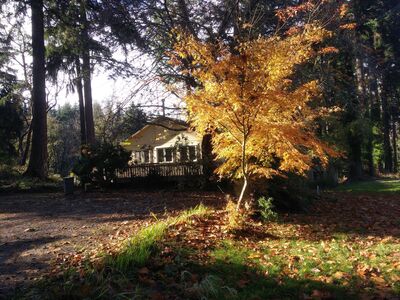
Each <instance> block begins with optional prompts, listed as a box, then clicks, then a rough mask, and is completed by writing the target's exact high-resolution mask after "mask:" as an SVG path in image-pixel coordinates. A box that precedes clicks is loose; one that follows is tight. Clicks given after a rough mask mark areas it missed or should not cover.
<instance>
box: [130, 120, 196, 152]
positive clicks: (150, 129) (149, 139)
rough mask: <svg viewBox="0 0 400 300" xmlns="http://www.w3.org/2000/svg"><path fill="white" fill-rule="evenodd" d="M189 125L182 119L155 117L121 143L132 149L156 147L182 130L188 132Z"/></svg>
mask: <svg viewBox="0 0 400 300" xmlns="http://www.w3.org/2000/svg"><path fill="white" fill-rule="evenodd" d="M188 131H189V126H188V124H187V123H186V122H184V121H182V120H177V119H172V118H168V117H157V118H155V119H153V120H151V121H150V122H149V123H148V124H147V125H146V126H145V127H143V128H142V129H141V130H139V131H137V132H135V133H134V134H133V135H131V136H130V137H129V138H128V139H127V140H126V141H124V142H123V143H122V145H123V146H124V147H125V148H127V149H129V150H131V151H133V150H140V149H144V148H146V147H149V146H151V147H157V146H160V145H163V144H165V143H166V142H167V141H169V140H171V139H173V138H174V137H175V136H177V135H179V134H180V133H182V132H188Z"/></svg>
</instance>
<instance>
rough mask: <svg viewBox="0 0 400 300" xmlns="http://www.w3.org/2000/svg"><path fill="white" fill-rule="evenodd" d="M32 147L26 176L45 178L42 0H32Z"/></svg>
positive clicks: (45, 140)
mask: <svg viewBox="0 0 400 300" xmlns="http://www.w3.org/2000/svg"><path fill="white" fill-rule="evenodd" d="M31 9H32V57H33V69H32V78H33V82H32V85H33V86H32V106H33V107H32V145H31V155H30V159H29V165H28V169H27V171H26V175H28V176H33V177H38V178H42V179H44V178H46V177H47V103H46V81H45V80H46V79H45V75H46V74H45V46H44V21H43V0H32V1H31Z"/></svg>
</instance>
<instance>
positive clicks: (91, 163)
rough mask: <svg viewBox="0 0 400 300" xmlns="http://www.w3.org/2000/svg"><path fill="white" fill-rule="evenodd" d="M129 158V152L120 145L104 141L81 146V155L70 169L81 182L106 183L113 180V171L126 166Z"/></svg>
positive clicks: (114, 177)
mask: <svg viewBox="0 0 400 300" xmlns="http://www.w3.org/2000/svg"><path fill="white" fill-rule="evenodd" d="M129 160H130V153H129V152H128V151H126V150H125V149H124V148H123V147H122V146H120V145H113V144H110V143H107V142H104V143H99V144H96V145H94V146H83V147H82V149H81V157H80V159H79V161H78V162H77V163H76V164H75V165H74V168H73V170H72V171H73V173H75V174H76V175H78V177H79V179H80V181H81V183H83V184H85V183H92V182H95V183H99V184H100V185H108V184H111V183H114V182H115V179H116V174H115V171H116V170H117V169H123V168H126V167H127V166H128V162H129Z"/></svg>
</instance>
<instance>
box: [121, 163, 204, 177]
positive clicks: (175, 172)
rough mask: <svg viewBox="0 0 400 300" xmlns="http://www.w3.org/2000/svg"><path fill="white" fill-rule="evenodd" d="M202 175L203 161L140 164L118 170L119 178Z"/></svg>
mask: <svg viewBox="0 0 400 300" xmlns="http://www.w3.org/2000/svg"><path fill="white" fill-rule="evenodd" d="M202 175H203V165H202V164H201V163H166V164H140V165H134V166H130V167H128V168H126V169H123V170H117V178H119V179H134V178H145V177H149V176H160V177H170V178H177V177H192V176H202Z"/></svg>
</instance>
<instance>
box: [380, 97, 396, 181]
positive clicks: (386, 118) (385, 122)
mask: <svg viewBox="0 0 400 300" xmlns="http://www.w3.org/2000/svg"><path fill="white" fill-rule="evenodd" d="M381 104H382V127H383V160H384V163H385V169H384V171H385V172H386V173H390V172H392V171H393V156H392V147H391V145H390V113H389V107H388V102H387V94H386V93H384V94H383V95H382V97H381Z"/></svg>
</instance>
